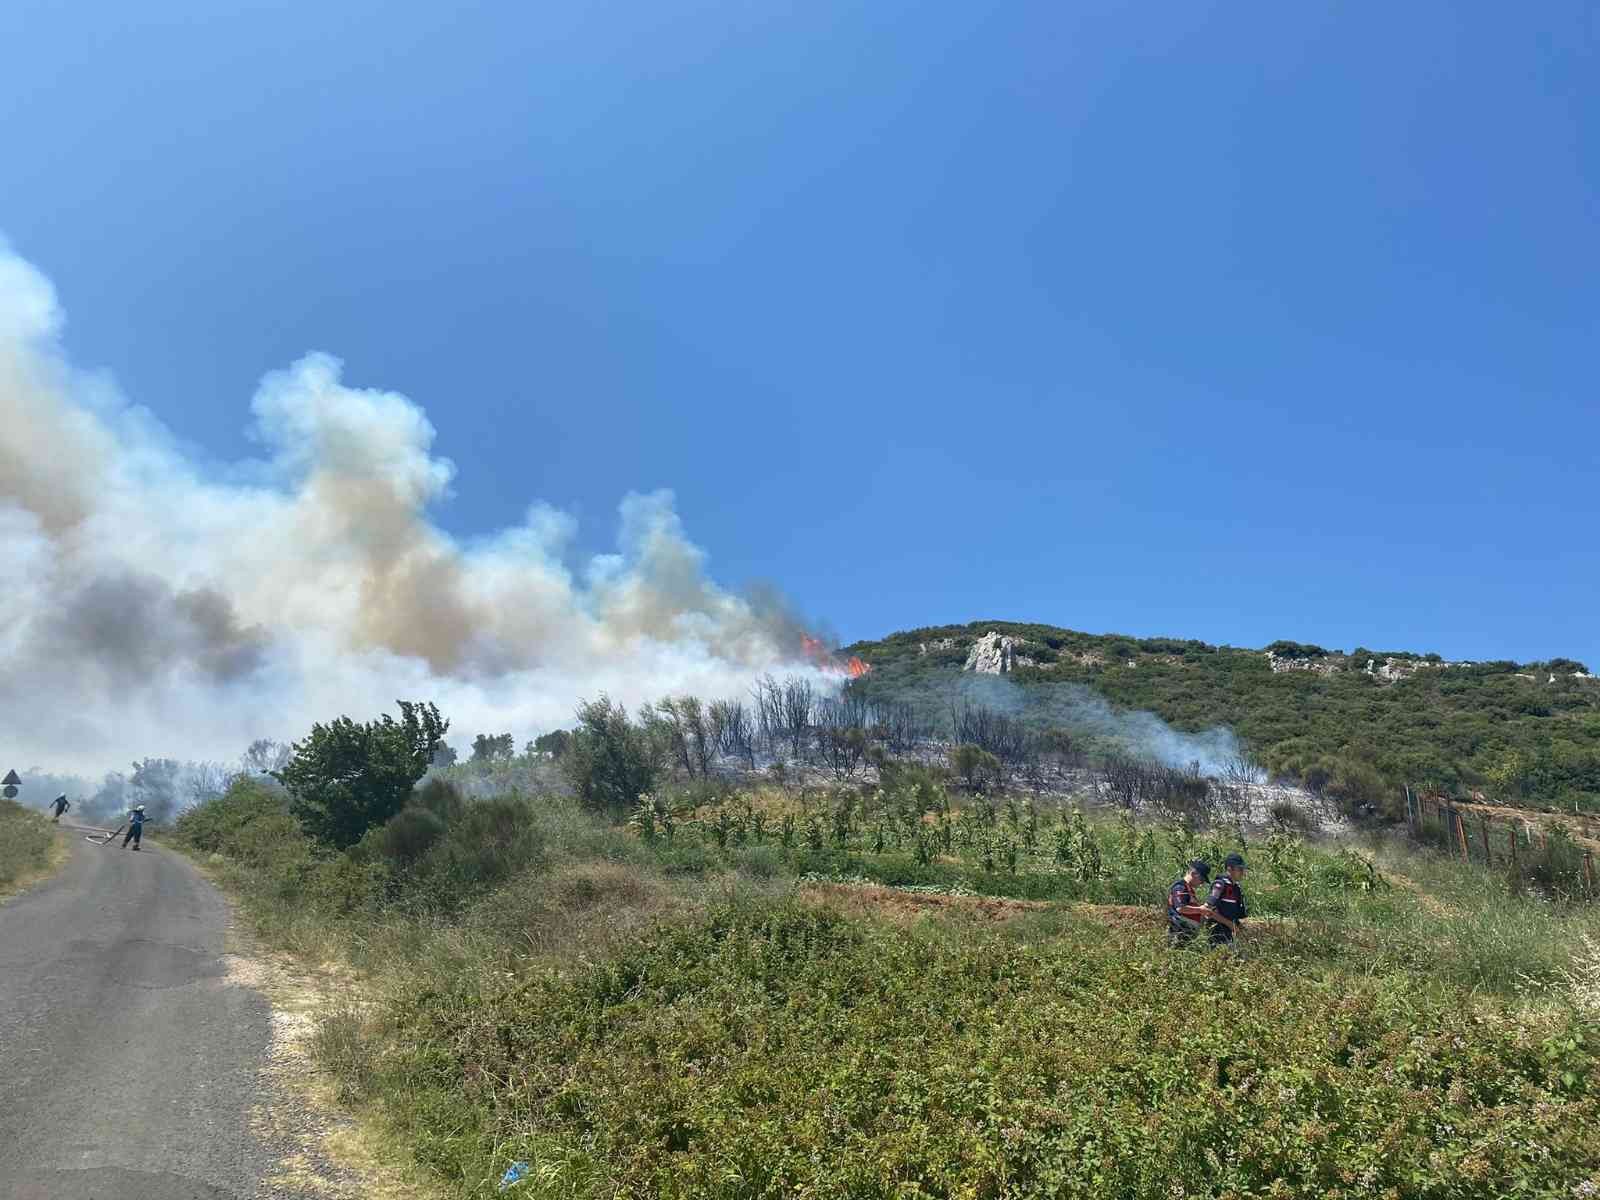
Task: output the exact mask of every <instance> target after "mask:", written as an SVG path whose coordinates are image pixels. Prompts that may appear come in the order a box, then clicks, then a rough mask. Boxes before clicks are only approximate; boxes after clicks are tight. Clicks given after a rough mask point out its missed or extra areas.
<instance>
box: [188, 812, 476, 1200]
mask: <svg viewBox="0 0 1600 1200" xmlns="http://www.w3.org/2000/svg"><path fill="white" fill-rule="evenodd" d="M166 848H167V849H169V850H171V851H172V852H173V853H175V854H177V855H178V856H179V857H181V858H183V859H184V861H186V862H187V863H189V864H190V865H191V866H192V867H193V868H194V869H195V870H196V871H197V872H198V873H199V874H200V875H201V877H202V878H204V879H205V880H206V882H208V883H209V884H211V886H212V887H214V888H216V889H217V892H218V894H219V895H221V896H222V898H223V901H224V902H225V903H226V905H227V908H228V925H227V930H226V932H225V937H224V961H225V962H226V963H227V964H228V967H229V971H228V977H229V979H230V981H231V982H234V983H236V984H238V985H240V986H245V987H249V988H252V989H253V990H255V991H256V992H258V993H260V994H261V996H262V997H264V998H265V999H266V1001H267V1003H268V1005H269V1006H270V1008H271V1021H272V1038H271V1043H270V1045H269V1047H268V1050H267V1057H266V1061H265V1062H264V1063H263V1066H262V1075H263V1079H264V1081H265V1083H266V1084H267V1087H266V1088H265V1089H264V1091H265V1092H266V1094H267V1095H269V1096H271V1097H272V1099H273V1101H275V1103H273V1104H271V1105H270V1106H259V1107H258V1109H257V1111H256V1112H255V1113H254V1114H252V1115H253V1118H254V1121H255V1124H256V1126H257V1132H258V1134H259V1135H260V1136H261V1137H263V1139H264V1140H265V1141H266V1142H267V1143H268V1144H269V1145H270V1146H272V1147H273V1149H274V1150H275V1151H277V1152H278V1156H279V1158H278V1167H279V1170H278V1173H277V1174H275V1175H274V1176H272V1177H270V1178H267V1179H263V1180H262V1181H261V1186H262V1187H263V1188H264V1189H266V1191H265V1194H267V1195H277V1194H279V1192H280V1191H282V1192H283V1193H284V1194H286V1195H302V1194H306V1193H308V1192H309V1193H314V1194H316V1195H318V1196H326V1197H329V1198H330V1200H346V1198H348V1200H444V1198H445V1197H446V1196H447V1195H448V1193H447V1192H446V1191H445V1190H444V1189H443V1186H442V1184H441V1183H440V1182H439V1181H438V1180H437V1179H435V1178H433V1177H431V1176H428V1175H425V1174H423V1173H422V1170H421V1168H420V1167H417V1166H416V1165H415V1163H414V1161H413V1159H412V1156H411V1150H410V1148H409V1147H407V1146H402V1145H400V1144H398V1143H397V1142H396V1140H395V1139H394V1138H393V1137H392V1136H390V1135H389V1134H388V1133H387V1132H386V1131H385V1130H384V1129H383V1128H382V1126H381V1125H380V1124H379V1123H378V1121H377V1120H376V1119H374V1118H373V1116H372V1115H371V1114H368V1113H364V1112H362V1111H360V1110H357V1109H353V1108H351V1107H349V1106H347V1105H345V1104H342V1103H341V1102H340V1101H339V1098H338V1095H337V1089H336V1086H335V1084H334V1083H333V1082H332V1081H331V1080H330V1079H329V1078H328V1077H327V1076H326V1074H325V1073H324V1072H322V1071H321V1070H320V1069H319V1068H318V1067H317V1065H316V1062H315V1059H314V1057H313V1054H312V1041H313V1039H314V1038H315V1036H316V1033H317V1029H318V1028H319V1026H320V1024H321V1022H322V1019H323V1018H324V1017H326V1016H328V1015H330V1014H333V1013H336V1012H343V1011H348V1009H349V1008H350V1007H351V1005H352V1003H353V1002H356V1003H359V1001H358V1000H353V998H354V997H357V996H359V993H360V990H361V987H360V982H359V980H358V979H357V977H356V976H355V974H354V972H351V971H346V970H343V969H341V968H338V967H336V966H330V965H329V964H316V965H313V964H310V963H307V962H304V961H302V960H301V959H298V958H296V957H295V956H293V955H291V954H289V953H288V952H286V951H282V950H275V949H272V948H269V947H268V946H266V945H265V944H263V942H262V941H261V939H260V938H259V937H258V936H257V935H256V933H255V931H254V930H253V929H252V928H251V926H250V921H249V914H248V911H247V906H246V905H245V903H244V902H243V901H242V900H241V898H240V897H239V896H237V895H236V894H234V893H233V891H232V890H231V889H229V888H228V887H227V886H226V884H225V883H224V882H223V881H222V880H221V879H220V878H219V872H218V871H217V870H216V869H215V864H213V863H208V862H206V861H205V860H204V859H203V858H202V857H201V856H199V855H196V854H194V853H192V852H191V851H189V850H188V849H187V848H185V847H180V846H176V845H174V844H173V843H170V842H168V843H166Z"/></svg>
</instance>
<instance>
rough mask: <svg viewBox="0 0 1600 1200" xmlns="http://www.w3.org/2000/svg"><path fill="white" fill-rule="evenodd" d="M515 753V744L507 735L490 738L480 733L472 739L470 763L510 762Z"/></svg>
mask: <svg viewBox="0 0 1600 1200" xmlns="http://www.w3.org/2000/svg"><path fill="white" fill-rule="evenodd" d="M516 753H517V743H516V741H515V740H513V738H512V737H511V735H510V734H509V733H502V734H498V735H496V736H494V737H491V736H490V735H489V734H487V733H480V734H479V735H478V736H477V737H475V738H473V739H472V761H473V762H482V763H494V762H510V761H511V760H512V759H513V758H514V757H515V756H516Z"/></svg>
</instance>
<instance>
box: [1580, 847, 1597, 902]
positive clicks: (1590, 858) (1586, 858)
mask: <svg viewBox="0 0 1600 1200" xmlns="http://www.w3.org/2000/svg"><path fill="white" fill-rule="evenodd" d="M1583 882H1584V886H1585V887H1586V888H1587V889H1588V892H1589V895H1591V896H1592V895H1594V852H1593V851H1592V850H1585V851H1584V852H1583Z"/></svg>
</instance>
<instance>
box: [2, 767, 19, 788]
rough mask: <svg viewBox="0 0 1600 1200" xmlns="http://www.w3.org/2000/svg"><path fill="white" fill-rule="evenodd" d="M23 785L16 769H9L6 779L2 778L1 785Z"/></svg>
mask: <svg viewBox="0 0 1600 1200" xmlns="http://www.w3.org/2000/svg"><path fill="white" fill-rule="evenodd" d="M21 785H22V780H20V779H18V778H17V773H16V772H15V771H7V772H6V777H5V778H4V779H0V787H20V786H21Z"/></svg>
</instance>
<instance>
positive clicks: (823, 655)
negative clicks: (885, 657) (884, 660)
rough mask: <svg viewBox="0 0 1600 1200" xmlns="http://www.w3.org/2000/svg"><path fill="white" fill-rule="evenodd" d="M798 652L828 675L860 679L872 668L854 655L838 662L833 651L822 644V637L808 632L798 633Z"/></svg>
mask: <svg viewBox="0 0 1600 1200" xmlns="http://www.w3.org/2000/svg"><path fill="white" fill-rule="evenodd" d="M800 652H801V653H802V654H804V655H805V656H806V657H807V658H808V659H810V660H811V661H812V662H813V663H815V664H816V666H817V668H818V669H819V670H822V671H826V672H827V673H828V674H829V675H847V676H849V677H850V678H851V679H860V678H861V677H862V676H863V675H865V674H866V673H867V672H868V671H870V670H872V667H871V666H870V665H869V664H867V663H864V662H862V661H861V660H860V659H859V658H856V657H855V656H854V655H852V656H851V657H850V659H849V660H848V661H847V662H840V661H839V660H838V659H837V658H836V657H835V656H834V653H833V651H831V650H829V649H828V648H827V646H825V645H823V644H822V639H820V638H814V637H812V636H811V635H810V634H808V633H802V634H801V635H800Z"/></svg>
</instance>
